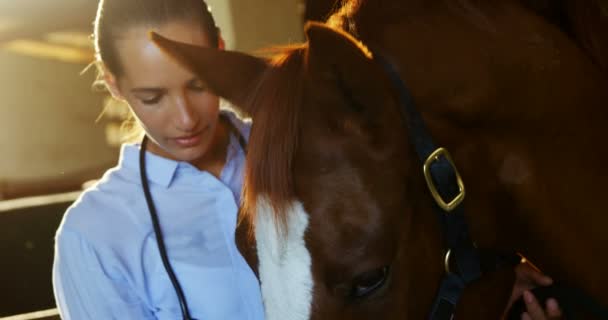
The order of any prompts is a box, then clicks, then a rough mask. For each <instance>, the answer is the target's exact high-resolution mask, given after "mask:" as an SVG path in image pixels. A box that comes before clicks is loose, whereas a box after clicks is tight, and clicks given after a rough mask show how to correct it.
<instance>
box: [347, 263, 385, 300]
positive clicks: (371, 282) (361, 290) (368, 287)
mask: <svg viewBox="0 0 608 320" xmlns="http://www.w3.org/2000/svg"><path fill="white" fill-rule="evenodd" d="M388 274H389V266H384V267H382V268H378V269H375V270H371V271H367V272H364V273H361V274H360V275H358V276H356V277H355V278H354V280H353V282H352V287H351V288H352V289H351V292H350V297H351V298H352V299H362V298H366V297H368V296H370V295H371V294H373V293H374V292H376V291H377V290H378V289H380V288H382V287H383V286H384V284H385V283H386V279H387V278H388Z"/></svg>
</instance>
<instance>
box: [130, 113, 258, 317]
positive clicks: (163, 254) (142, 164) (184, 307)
mask: <svg viewBox="0 0 608 320" xmlns="http://www.w3.org/2000/svg"><path fill="white" fill-rule="evenodd" d="M226 122H227V123H228V127H229V128H230V130H231V131H232V132H233V133H234V134H235V135H236V136H237V138H238V140H239V144H240V146H241V148H242V149H243V152H245V153H246V152H247V142H246V141H245V138H244V137H243V135H242V134H241V133H240V132H239V131H238V130H237V129H236V128H235V127H234V126H233V125H232V123H231V122H230V120H227V121H226ZM147 143H148V137H147V135H144V138H143V140H142V142H141V148H140V149H139V171H140V176H141V185H142V187H143V189H144V196H145V197H146V203H147V204H148V210H149V212H150V218H151V219H152V226H153V228H154V234H155V236H156V244H157V246H158V251H159V252H160V258H161V260H162V262H163V266H164V267H165V271H166V272H167V275H168V276H169V279H170V280H171V284H172V285H173V288H174V289H175V294H177V299H178V301H179V306H180V309H181V311H182V317H183V319H184V320H196V319H193V318H192V316H190V311H189V309H188V303H187V302H186V296H185V295H184V291H183V290H182V287H181V286H180V284H179V281H178V280H177V277H176V276H175V272H174V271H173V268H172V267H171V263H170V262H169V258H168V257H167V249H166V247H165V241H164V240H163V239H164V238H163V233H162V230H161V228H160V222H159V221H158V214H157V212H156V207H155V206H154V201H152V194H151V193H150V186H149V185H148V175H147V173H146V145H147Z"/></svg>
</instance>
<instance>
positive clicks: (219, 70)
mask: <svg viewBox="0 0 608 320" xmlns="http://www.w3.org/2000/svg"><path fill="white" fill-rule="evenodd" d="M150 38H151V39H152V41H153V42H154V43H155V44H156V45H157V46H158V47H159V48H160V49H161V50H162V51H163V52H165V53H167V54H168V55H169V56H171V57H172V58H173V59H175V61H176V62H177V63H179V64H180V65H182V66H183V67H185V68H187V69H189V70H191V71H192V72H193V73H194V74H196V75H197V76H198V77H199V78H200V79H201V80H202V81H203V82H204V83H205V84H206V85H207V86H208V88H209V90H210V91H211V92H213V93H215V94H216V95H218V96H220V97H222V98H225V99H227V100H228V101H230V102H231V103H233V104H234V105H235V107H237V108H240V109H242V110H243V111H245V112H247V113H250V111H251V110H249V108H248V107H249V105H248V97H249V95H250V94H251V93H252V91H253V90H255V86H256V83H257V81H258V80H259V78H260V76H261V75H262V73H264V71H265V70H266V68H267V67H268V65H267V63H266V61H265V60H263V59H260V58H257V57H254V56H250V55H247V54H244V53H240V52H235V51H224V50H218V49H215V48H207V47H200V46H195V45H191V44H186V43H182V42H177V41H173V40H169V39H167V38H165V37H163V36H161V35H159V34H157V33H155V32H151V33H150Z"/></svg>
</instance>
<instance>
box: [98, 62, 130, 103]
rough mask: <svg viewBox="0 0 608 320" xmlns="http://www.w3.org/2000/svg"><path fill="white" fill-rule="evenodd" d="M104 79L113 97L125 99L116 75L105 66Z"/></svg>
mask: <svg viewBox="0 0 608 320" xmlns="http://www.w3.org/2000/svg"><path fill="white" fill-rule="evenodd" d="M103 80H104V81H105V83H106V87H107V88H108V90H109V91H110V94H111V95H112V97H113V98H114V99H116V100H120V101H124V100H125V97H124V96H123V95H122V93H121V92H120V89H119V88H118V81H117V80H116V77H115V76H114V74H113V73H111V72H110V71H108V70H107V69H106V68H105V67H104V68H103Z"/></svg>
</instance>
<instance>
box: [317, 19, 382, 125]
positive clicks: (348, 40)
mask: <svg viewBox="0 0 608 320" xmlns="http://www.w3.org/2000/svg"><path fill="white" fill-rule="evenodd" d="M305 32H306V37H307V38H308V52H307V56H306V59H307V68H308V70H309V74H310V75H311V77H313V78H318V79H321V81H322V82H326V81H328V82H331V83H335V84H337V86H338V87H339V89H340V90H341V91H342V93H343V94H344V96H345V97H346V98H347V99H348V100H349V102H350V105H352V106H353V107H354V110H355V111H359V112H363V113H364V114H366V117H365V118H367V120H371V117H372V116H374V115H377V114H379V112H378V111H380V110H377V108H378V107H377V106H378V101H379V99H381V98H382V96H381V95H382V94H384V93H385V92H386V91H385V89H386V86H382V85H381V81H376V80H378V79H379V78H378V77H377V72H378V68H377V65H376V64H375V63H374V62H373V61H372V54H371V53H370V51H369V50H368V49H367V48H366V47H365V46H364V45H363V44H361V43H360V42H359V41H357V40H356V39H354V38H353V37H352V36H350V35H349V34H347V33H345V32H343V31H341V30H337V29H333V28H331V27H329V26H326V25H324V24H322V23H317V22H309V23H307V24H306V27H305ZM383 88H384V90H383Z"/></svg>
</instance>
